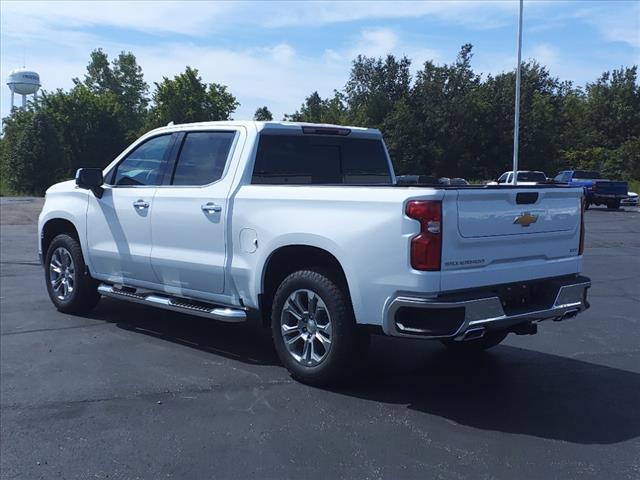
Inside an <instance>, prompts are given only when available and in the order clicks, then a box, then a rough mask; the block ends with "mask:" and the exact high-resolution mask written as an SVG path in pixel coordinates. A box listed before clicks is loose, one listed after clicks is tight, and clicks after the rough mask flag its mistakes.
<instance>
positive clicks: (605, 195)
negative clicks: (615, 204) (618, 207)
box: [592, 193, 627, 200]
mask: <svg viewBox="0 0 640 480" xmlns="http://www.w3.org/2000/svg"><path fill="white" fill-rule="evenodd" d="M592 196H593V198H594V199H595V200H600V199H602V200H624V199H625V198H627V195H626V194H621V193H594V194H593V195H592Z"/></svg>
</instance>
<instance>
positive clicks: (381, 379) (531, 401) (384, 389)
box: [339, 339, 640, 444]
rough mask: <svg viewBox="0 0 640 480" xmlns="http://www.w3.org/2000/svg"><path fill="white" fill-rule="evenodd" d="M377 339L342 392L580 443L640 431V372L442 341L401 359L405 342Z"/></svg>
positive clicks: (616, 439) (621, 438)
mask: <svg viewBox="0 0 640 480" xmlns="http://www.w3.org/2000/svg"><path fill="white" fill-rule="evenodd" d="M376 340H377V342H376V343H378V345H377V346H374V348H373V349H372V352H371V353H372V355H373V356H374V357H373V358H372V356H370V365H369V367H368V368H367V369H366V370H365V371H364V372H365V374H364V375H362V376H361V377H360V378H359V379H358V382H357V383H355V384H352V385H351V386H346V387H344V388H343V389H340V390H339V391H340V393H343V394H346V395H352V396H356V397H360V398H365V399H367V400H374V401H378V402H385V403H394V404H406V405H407V406H408V408H410V409H412V410H416V411H420V412H423V413H428V414H430V415H436V416H439V417H443V418H446V419H449V420H451V421H454V422H456V423H458V424H461V425H466V426H470V427H473V428H478V429H482V430H495V431H500V432H505V433H513V434H521V435H531V436H535V437H542V438H548V439H555V440H562V441H566V442H572V443H579V444H612V443H618V442H623V441H625V440H629V439H633V438H636V437H638V436H640V408H639V407H638V405H640V374H637V373H634V372H630V371H625V370H620V369H617V368H611V367H607V366H602V365H596V364H593V363H589V362H584V361H581V360H575V359H571V358H567V357H562V356H558V355H551V354H547V353H542V352H537V351H534V350H527V349H523V348H516V347H511V346H498V347H495V348H494V349H492V350H490V351H487V352H482V353H480V354H476V355H467V356H465V355H459V354H458V355H456V354H452V353H449V352H448V351H446V350H445V349H443V348H439V346H438V345H436V344H434V345H433V346H426V347H423V353H422V355H421V358H418V356H417V355H414V356H413V357H414V358H413V359H412V358H411V357H412V355H411V354H410V353H409V352H407V353H405V354H403V357H404V358H403V359H400V360H399V361H394V360H393V355H396V356H397V354H398V352H399V351H400V348H399V345H395V346H394V345H393V343H396V342H397V341H398V340H396V339H376ZM413 343H414V344H415V343H418V342H413ZM376 347H377V348H376ZM412 361H413V362H419V363H414V365H413V367H411V365H410V364H409V363H410V362H412ZM416 365H417V368H416Z"/></svg>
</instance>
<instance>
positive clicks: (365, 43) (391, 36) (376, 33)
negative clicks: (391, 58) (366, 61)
mask: <svg viewBox="0 0 640 480" xmlns="http://www.w3.org/2000/svg"><path fill="white" fill-rule="evenodd" d="M397 45H398V35H396V34H395V32H394V31H393V30H391V29H389V28H378V29H373V30H363V31H362V32H361V33H360V37H359V39H358V41H357V42H356V43H355V45H354V46H353V47H351V48H350V49H349V53H348V55H349V57H351V58H354V57H356V56H357V55H365V56H367V57H382V56H384V55H387V54H388V53H391V52H393V51H394V49H395V48H396V46H397Z"/></svg>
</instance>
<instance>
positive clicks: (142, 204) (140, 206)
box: [133, 200, 149, 210]
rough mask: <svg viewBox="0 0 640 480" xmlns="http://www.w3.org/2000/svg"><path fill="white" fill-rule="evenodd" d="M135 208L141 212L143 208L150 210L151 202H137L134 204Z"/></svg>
mask: <svg viewBox="0 0 640 480" xmlns="http://www.w3.org/2000/svg"><path fill="white" fill-rule="evenodd" d="M133 206H134V207H136V208H137V209H139V210H142V209H143V208H149V202H145V201H144V200H136V201H135V202H133Z"/></svg>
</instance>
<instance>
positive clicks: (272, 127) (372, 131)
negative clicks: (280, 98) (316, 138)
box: [153, 120, 382, 137]
mask: <svg viewBox="0 0 640 480" xmlns="http://www.w3.org/2000/svg"><path fill="white" fill-rule="evenodd" d="M238 126H241V127H245V128H255V129H256V130H257V131H258V132H261V131H265V130H269V131H273V132H275V131H278V130H279V131H287V130H289V131H295V132H296V133H297V132H299V131H300V129H302V128H303V127H311V128H323V129H336V130H344V129H348V130H350V134H354V133H355V134H356V136H358V137H361V136H371V137H381V136H382V134H381V133H380V130H378V129H377V128H363V127H354V126H349V125H334V124H330V123H308V122H286V121H268V122H259V121H255V120H221V121H212V122H195V123H178V124H170V125H167V126H165V127H160V128H156V129H155V130H153V131H154V132H160V131H175V130H184V129H189V128H194V127H195V128H207V127H210V128H217V127H238Z"/></svg>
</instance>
